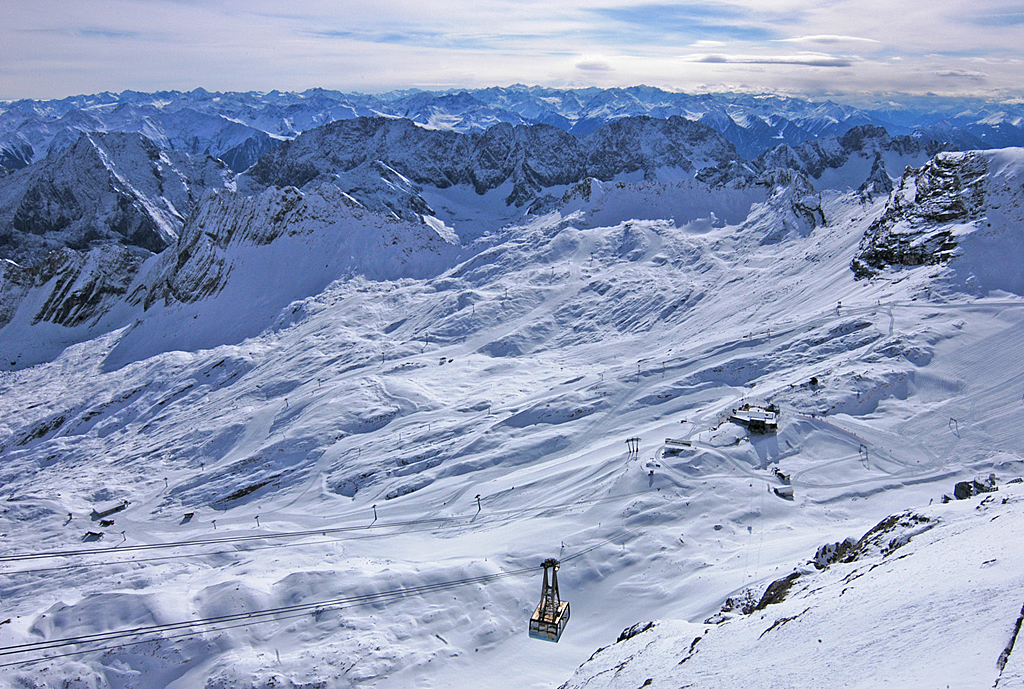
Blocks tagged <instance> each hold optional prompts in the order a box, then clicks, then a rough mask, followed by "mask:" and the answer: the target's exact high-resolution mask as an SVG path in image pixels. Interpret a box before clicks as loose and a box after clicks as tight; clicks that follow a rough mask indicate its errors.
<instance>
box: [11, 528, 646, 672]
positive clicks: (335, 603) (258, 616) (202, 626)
mask: <svg viewBox="0 0 1024 689" xmlns="http://www.w3.org/2000/svg"><path fill="white" fill-rule="evenodd" d="M636 531H637V529H630V530H627V531H626V532H625V535H626V536H627V537H628V536H629V535H631V534H634V533H636ZM621 535H622V534H616V535H615V536H612V537H610V538H607V539H604V540H602V541H600V542H598V543H595V544H593V545H591V546H588V547H587V548H584V549H583V550H580V551H577V552H576V553H573V554H571V555H569V556H567V557H564V558H562V562H569V561H571V560H574V559H576V558H578V557H582V556H583V555H586V554H587V553H590V552H593V551H594V550H597V549H598V548H601V547H602V546H605V545H607V544H609V543H612V542H614V541H615V540H616V539H617V538H619V537H620V536H621ZM536 570H537V567H523V568H520V569H515V570H510V571H507V572H495V573H493V574H484V575H479V576H475V577H466V578H463V579H455V580H452V581H445V582H436V583H433V584H423V585H420V586H411V587H405V588H399V589H392V590H389V591H379V592H372V593H365V594H359V595H356V596H347V597H343V598H336V599H331V600H326V601H317V602H310V603H298V604H295V605H289V606H280V607H276V608H268V609H266V610H256V611H249V612H243V613H235V614H231V615H220V616H216V617H209V618H203V619H199V620H187V621H183V622H177V623H169V624H164V625H150V626H145V627H136V628H134V629H127V630H116V631H110V632H102V633H97V634H89V635H81V636H76V637H68V638H64V639H53V640H50V641H42V642H36V643H32V644H21V645H17V646H5V647H0V657H2V656H13V655H18V654H22V653H33V652H36V653H38V652H43V651H48V650H56V649H60V648H66V647H68V646H76V645H79V644H97V643H104V642H112V641H116V642H118V643H117V645H115V646H105V647H101V648H89V649H79V650H75V651H70V652H66V653H61V654H51V655H46V656H42V657H39V658H27V659H23V660H15V661H9V662H5V663H2V664H0V668H5V667H14V666H19V665H26V664H34V663H38V662H44V661H47V660H52V659H56V658H63V657H70V656H75V655H83V654H85V653H98V652H102V651H109V650H116V649H118V648H122V647H124V646H135V645H140V644H144V643H150V642H159V641H161V640H173V639H179V638H186V637H190V636H193V635H195V634H198V633H206V632H217V631H226V630H228V629H235V628H239V627H246V626H249V625H254V624H265V623H268V622H278V621H282V620H287V619H295V618H299V617H305V616H306V615H309V614H310V613H311V612H312V613H313V614H318V613H321V612H328V611H332V610H340V609H344V608H348V607H354V606H357V605H363V604H366V603H388V602H391V601H394V600H398V599H401V598H404V597H406V596H409V595H422V594H427V593H434V592H439V591H446V590H449V589H454V588H458V587H461V586H467V585H471V584H483V585H486V584H489V583H491V582H493V581H496V580H498V579H503V578H506V577H514V576H521V575H523V574H528V573H531V572H534V571H536ZM164 632H184V633H176V634H172V635H171V636H167V635H164V634H163V633H164ZM139 636H148V637H149V638H145V639H141V640H136V641H128V642H125V641H121V640H122V639H132V638H135V637H139Z"/></svg>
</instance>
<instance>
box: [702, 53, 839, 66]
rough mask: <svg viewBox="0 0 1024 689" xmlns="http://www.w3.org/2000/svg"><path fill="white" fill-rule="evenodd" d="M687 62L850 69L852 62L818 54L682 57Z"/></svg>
mask: <svg viewBox="0 0 1024 689" xmlns="http://www.w3.org/2000/svg"><path fill="white" fill-rule="evenodd" d="M683 59H684V60H685V61H687V62H703V63H707V64H716V65H801V66H805V67H850V66H851V65H853V63H854V61H853V60H851V59H850V58H847V57H836V56H834V55H824V54H819V53H800V54H798V55H721V54H706V55H701V54H693V55H684V56H683Z"/></svg>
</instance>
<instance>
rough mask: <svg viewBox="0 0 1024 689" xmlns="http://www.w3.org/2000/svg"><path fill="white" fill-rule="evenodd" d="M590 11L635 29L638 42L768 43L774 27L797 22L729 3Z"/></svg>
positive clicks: (632, 6)
mask: <svg viewBox="0 0 1024 689" xmlns="http://www.w3.org/2000/svg"><path fill="white" fill-rule="evenodd" d="M591 12H593V13H594V14H596V15H598V16H599V17H602V18H604V19H609V20H612V21H614V22H616V23H618V24H619V25H622V26H628V27H632V29H633V30H634V32H635V33H634V35H636V36H637V38H638V39H646V40H649V41H659V40H660V41H665V40H675V37H678V36H693V37H702V38H704V39H708V38H710V39H712V40H713V39H717V38H727V39H732V40H744V41H760V40H769V39H772V38H774V37H775V36H777V35H778V32H779V30H778V29H777V28H776V26H774V25H775V24H782V23H784V22H786V21H794V20H795V17H794V16H793V15H792V14H788V15H783V14H781V13H768V12H759V11H755V10H751V9H749V8H747V7H744V6H741V5H734V4H731V3H726V2H682V3H678V4H660V3H647V4H640V5H626V6H619V7H598V8H594V9H593V10H591ZM641 34H642V35H641Z"/></svg>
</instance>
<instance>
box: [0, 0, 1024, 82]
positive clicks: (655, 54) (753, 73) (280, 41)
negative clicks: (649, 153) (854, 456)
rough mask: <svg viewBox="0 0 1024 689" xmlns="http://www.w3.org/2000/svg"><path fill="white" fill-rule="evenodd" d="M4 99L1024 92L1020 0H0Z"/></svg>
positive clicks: (1023, 29)
mask: <svg viewBox="0 0 1024 689" xmlns="http://www.w3.org/2000/svg"><path fill="white" fill-rule="evenodd" d="M0 10H2V11H3V16H4V21H3V22H2V24H0V99H12V98H22V97H27V98H53V97H62V96H67V95H72V94H79V93H92V92H97V91H103V90H110V91H121V90H124V89H136V90H142V91H153V90H159V89H186V90H187V89H192V88H195V87H199V86H201V87H203V88H207V89H210V90H222V91H223V90H264V91H266V90H271V89H275V88H276V89H281V90H303V89H306V88H311V87H317V86H319V87H323V88H334V89H340V90H346V91H363V92H380V91H386V90H391V89H396V88H409V87H418V88H427V89H443V88H461V87H478V86H492V85H506V84H510V83H516V82H519V83H527V84H541V85H546V86H560V87H565V86H628V85H634V84H641V83H643V84H649V85H652V86H659V87H662V88H668V89H673V90H686V91H698V90H700V91H704V90H746V91H772V92H781V93H789V94H804V95H818V96H820V95H841V94H846V95H850V96H855V97H865V96H869V97H873V98H884V97H885V96H887V95H889V94H903V93H915V94H919V93H929V92H933V93H941V94H949V95H968V94H969V95H985V96H996V97H1013V98H1019V97H1021V96H1022V95H1024V82H1022V79H1021V75H1022V73H1024V69H1022V67H1024V50H1022V48H1021V46H1022V45H1024V2H1007V1H1005V0H975V1H974V2H971V3H966V2H963V1H962V0H955V1H954V0H931V2H929V3H915V4H913V5H911V4H909V3H906V4H904V3H894V2H891V1H885V2H883V1H881V0H777V1H775V2H767V1H765V0H735V1H731V2H709V1H705V0H698V1H694V2H660V1H653V2H652V1H627V0H591V1H590V2H577V1H575V0H565V1H564V2H559V3H549V2H539V1H536V0H522V1H518V2H511V1H508V2H505V1H502V2H482V1H481V2H470V1H468V0H450V1H449V2H446V3H443V4H442V3H424V2H412V1H411V0H384V1H380V2H375V3H372V4H371V3H365V2H348V1H341V2H322V1H318V0H309V1H307V2H302V3H283V2H280V1H279V0H278V1H277V2H269V1H266V0H249V1H244V2H243V1H240V0H104V1H102V2H99V1H95V0H61V1H55V0H34V1H32V2H28V1H27V0H0Z"/></svg>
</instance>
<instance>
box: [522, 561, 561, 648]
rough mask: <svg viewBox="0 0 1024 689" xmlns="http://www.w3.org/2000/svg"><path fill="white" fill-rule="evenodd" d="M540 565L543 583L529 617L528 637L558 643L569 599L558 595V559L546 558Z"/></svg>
mask: <svg viewBox="0 0 1024 689" xmlns="http://www.w3.org/2000/svg"><path fill="white" fill-rule="evenodd" d="M540 566H541V567H543V568H544V584H543V586H542V588H541V590H540V603H538V604H537V609H536V610H534V612H533V617H531V618H530V638H531V639H542V640H544V641H554V642H555V643H558V640H559V639H560V638H561V637H562V632H563V631H564V630H565V625H566V623H567V622H568V621H569V601H563V600H562V599H561V598H559V596H558V560H556V559H554V558H548V559H547V560H544V562H542V563H541V565H540ZM549 569H550V570H551V583H550V584H549V583H548V570H549Z"/></svg>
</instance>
